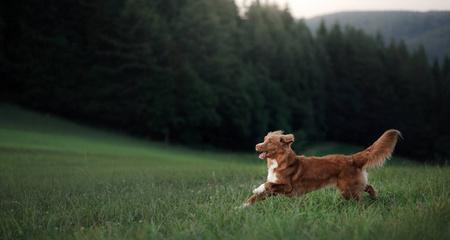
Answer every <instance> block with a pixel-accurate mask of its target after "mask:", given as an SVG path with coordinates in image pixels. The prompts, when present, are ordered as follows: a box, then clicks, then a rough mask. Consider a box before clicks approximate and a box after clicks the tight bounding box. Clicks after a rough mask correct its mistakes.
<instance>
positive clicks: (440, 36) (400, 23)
mask: <svg viewBox="0 0 450 240" xmlns="http://www.w3.org/2000/svg"><path fill="white" fill-rule="evenodd" d="M322 19H323V20H324V21H325V24H326V26H331V25H333V24H334V23H336V22H338V23H339V24H341V25H350V26H353V27H356V28H360V29H362V30H364V31H365V32H367V33H370V34H375V33H377V32H380V33H381V34H382V35H383V36H384V38H385V40H386V41H387V42H389V41H390V40H391V39H395V40H399V39H403V40H404V41H405V43H406V45H407V46H408V47H409V48H410V49H415V48H417V47H418V46H419V45H420V44H423V46H424V47H425V49H426V51H427V54H428V55H429V58H430V59H434V58H439V59H443V57H444V56H445V55H446V54H447V55H449V56H450V11H430V12H409V11H367V12H366V11H362V12H339V13H334V14H328V15H323V16H318V17H314V18H310V19H306V24H307V25H308V26H309V27H310V29H311V30H312V31H313V32H315V31H316V30H317V28H318V27H319V24H320V22H321V20H322Z"/></svg>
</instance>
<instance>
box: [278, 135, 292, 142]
mask: <svg viewBox="0 0 450 240" xmlns="http://www.w3.org/2000/svg"><path fill="white" fill-rule="evenodd" d="M280 141H281V142H283V143H293V142H294V135H293V134H286V135H282V136H281V138H280Z"/></svg>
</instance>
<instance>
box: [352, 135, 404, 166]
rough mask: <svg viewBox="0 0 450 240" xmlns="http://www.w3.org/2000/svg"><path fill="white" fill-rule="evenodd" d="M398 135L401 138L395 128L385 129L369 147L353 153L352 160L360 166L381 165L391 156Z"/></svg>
mask: <svg viewBox="0 0 450 240" xmlns="http://www.w3.org/2000/svg"><path fill="white" fill-rule="evenodd" d="M399 137H400V138H403V137H402V134H401V133H400V131H398V130H396V129H390V130H387V131H386V132H384V133H383V135H381V137H380V138H378V140H376V141H375V142H374V143H373V144H372V145H371V146H370V147H368V148H366V149H365V150H363V151H361V152H358V153H355V154H353V155H352V159H353V162H354V163H355V164H356V166H357V167H360V168H374V167H381V166H383V164H384V161H385V160H386V159H389V158H390V157H391V155H392V152H393V151H394V148H395V145H396V144H397V140H398V138H399Z"/></svg>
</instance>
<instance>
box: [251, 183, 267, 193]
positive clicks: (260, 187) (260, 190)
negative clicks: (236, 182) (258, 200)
mask: <svg viewBox="0 0 450 240" xmlns="http://www.w3.org/2000/svg"><path fill="white" fill-rule="evenodd" d="M264 191H266V186H265V185H264V183H263V184H261V185H260V186H259V187H257V188H255V189H253V193H254V194H260V193H263V192H264Z"/></svg>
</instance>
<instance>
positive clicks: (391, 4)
mask: <svg viewBox="0 0 450 240" xmlns="http://www.w3.org/2000/svg"><path fill="white" fill-rule="evenodd" d="M235 1H236V3H237V4H238V6H240V7H241V6H243V5H245V4H247V5H249V4H250V3H251V2H252V1H253V0H235ZM260 2H261V3H264V2H269V3H277V4H278V5H279V6H285V5H286V3H287V4H288V5H289V8H290V10H291V13H292V15H294V16H295V17H297V18H309V17H314V16H317V15H322V14H327V13H334V12H339V11H363V10H411V11H430V10H450V0H260Z"/></svg>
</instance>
